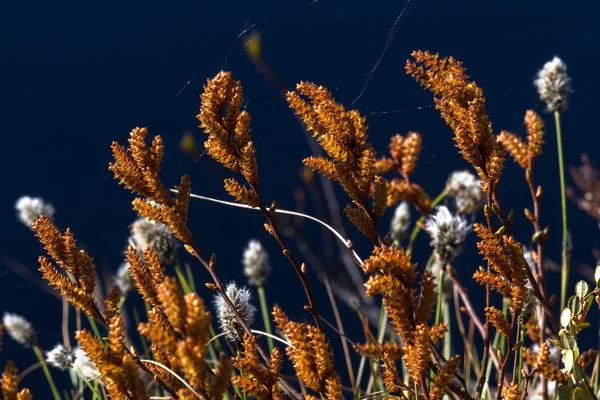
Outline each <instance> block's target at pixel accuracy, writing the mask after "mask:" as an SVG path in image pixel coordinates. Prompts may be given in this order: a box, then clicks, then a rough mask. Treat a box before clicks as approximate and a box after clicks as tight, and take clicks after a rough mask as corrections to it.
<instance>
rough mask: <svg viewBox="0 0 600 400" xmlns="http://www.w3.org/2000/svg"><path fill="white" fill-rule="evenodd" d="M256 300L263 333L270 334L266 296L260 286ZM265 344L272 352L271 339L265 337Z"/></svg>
mask: <svg viewBox="0 0 600 400" xmlns="http://www.w3.org/2000/svg"><path fill="white" fill-rule="evenodd" d="M258 300H259V302H260V311H261V313H262V318H263V322H264V324H265V332H267V333H268V334H271V318H270V316H269V309H268V307H267V296H266V295H265V288H263V287H262V286H259V287H258ZM267 342H268V343H269V351H270V352H273V339H272V338H271V337H269V336H267Z"/></svg>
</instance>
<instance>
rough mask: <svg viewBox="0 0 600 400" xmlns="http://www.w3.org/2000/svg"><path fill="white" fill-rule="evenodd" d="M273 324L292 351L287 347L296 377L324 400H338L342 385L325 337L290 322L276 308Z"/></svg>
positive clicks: (274, 309) (313, 327)
mask: <svg viewBox="0 0 600 400" xmlns="http://www.w3.org/2000/svg"><path fill="white" fill-rule="evenodd" d="M273 316H274V319H275V323H277V326H278V327H279V329H281V330H282V331H283V333H284V335H285V336H286V337H287V338H288V340H289V341H290V343H291V344H292V345H293V347H289V346H288V347H287V349H286V351H287V354H288V357H289V358H290V360H291V361H292V364H293V365H294V368H295V370H296V373H297V374H298V377H299V378H300V379H302V382H304V384H305V385H306V386H307V387H308V388H310V389H312V390H314V391H316V392H319V393H322V394H323V396H324V397H325V399H327V400H337V399H340V398H342V384H341V381H340V377H339V375H338V374H337V372H336V371H335V369H334V366H333V352H332V350H331V346H330V344H329V340H328V339H327V338H326V337H325V334H324V333H323V332H322V331H320V330H319V329H317V328H316V327H315V326H312V325H308V324H303V323H299V322H294V321H290V320H289V319H288V317H287V316H286V315H285V313H284V312H283V311H282V310H281V309H280V308H279V307H277V306H275V307H274V308H273Z"/></svg>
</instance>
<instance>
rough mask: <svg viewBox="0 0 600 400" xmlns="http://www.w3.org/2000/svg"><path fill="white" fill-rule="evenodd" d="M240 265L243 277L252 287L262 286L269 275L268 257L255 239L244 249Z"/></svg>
mask: <svg viewBox="0 0 600 400" xmlns="http://www.w3.org/2000/svg"><path fill="white" fill-rule="evenodd" d="M242 264H243V265H244V275H245V276H246V278H248V283H249V284H251V285H253V286H262V285H263V284H264V283H265V281H266V280H267V278H268V277H269V274H270V273H271V264H270V263H269V255H268V254H267V252H266V251H265V249H264V247H262V245H261V244H260V242H259V241H258V240H256V239H252V240H250V241H249V242H248V247H246V248H245V249H244V255H243V257H242Z"/></svg>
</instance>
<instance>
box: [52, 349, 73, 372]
mask: <svg viewBox="0 0 600 400" xmlns="http://www.w3.org/2000/svg"><path fill="white" fill-rule="evenodd" d="M74 361H75V354H73V352H72V351H71V350H69V349H67V348H66V347H65V346H63V345H62V344H57V345H56V346H54V348H53V349H52V350H50V351H48V352H46V362H47V363H48V364H50V365H52V366H53V367H55V368H58V369H60V370H62V371H66V370H68V369H69V368H71V366H72V365H73V362H74Z"/></svg>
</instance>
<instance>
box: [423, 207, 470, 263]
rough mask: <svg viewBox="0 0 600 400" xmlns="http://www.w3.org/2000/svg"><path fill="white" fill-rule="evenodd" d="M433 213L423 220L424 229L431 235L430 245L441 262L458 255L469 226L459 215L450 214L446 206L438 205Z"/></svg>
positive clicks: (447, 261) (446, 261)
mask: <svg viewBox="0 0 600 400" xmlns="http://www.w3.org/2000/svg"><path fill="white" fill-rule="evenodd" d="M436 210H437V212H436V213H435V215H433V216H431V217H429V218H428V219H427V221H425V230H426V231H427V232H429V235H430V236H431V246H432V247H434V249H435V252H436V254H437V256H438V258H439V261H440V262H441V263H442V264H446V263H449V262H451V261H452V260H453V259H454V257H456V256H457V255H458V253H459V252H460V249H461V245H462V244H463V242H464V241H465V237H466V236H467V233H468V232H469V231H470V229H471V227H470V226H469V223H468V222H467V220H466V219H465V218H463V217H461V216H460V215H452V214H451V213H450V211H449V210H448V207H446V206H438V207H437V208H436Z"/></svg>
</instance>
